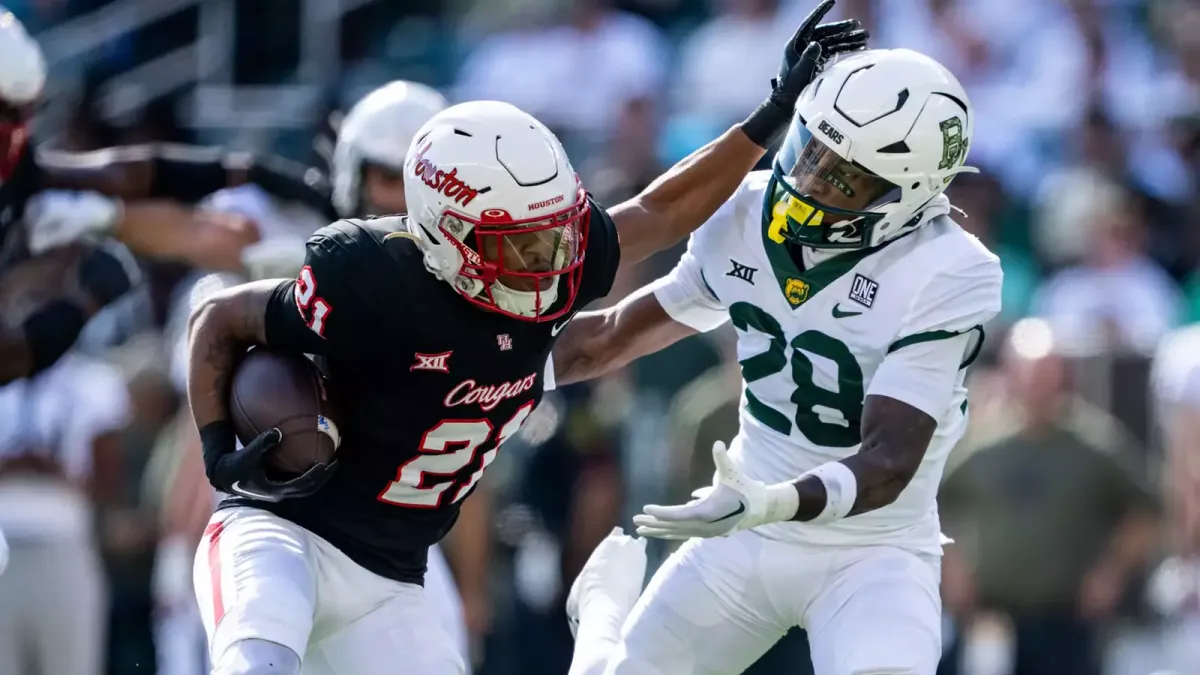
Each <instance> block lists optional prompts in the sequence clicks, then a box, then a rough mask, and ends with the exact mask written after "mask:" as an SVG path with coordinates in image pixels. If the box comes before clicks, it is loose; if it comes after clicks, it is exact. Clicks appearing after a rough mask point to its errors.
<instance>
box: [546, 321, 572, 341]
mask: <svg viewBox="0 0 1200 675" xmlns="http://www.w3.org/2000/svg"><path fill="white" fill-rule="evenodd" d="M574 318H575V317H574V316H572V317H570V318H569V319H567V320H566V321H564V322H562V323H556V324H554V325H553V326H551V327H550V337H555V336H556V335H558V334H559V333H561V332H562V329H564V328H566V327H567V324H569V323H571V319H574Z"/></svg>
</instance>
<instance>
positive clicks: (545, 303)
mask: <svg viewBox="0 0 1200 675" xmlns="http://www.w3.org/2000/svg"><path fill="white" fill-rule="evenodd" d="M539 295H540V296H541V298H542V313H545V311H546V310H547V309H550V308H551V307H553V306H554V301H555V300H557V299H558V279H555V280H554V284H553V285H551V286H550V288H548V289H546V290H544V291H542V292H541V293H538V292H537V291H517V290H513V289H511V288H509V287H508V286H505V285H504V284H502V283H500V282H499V281H496V282H493V283H492V299H493V300H495V301H496V306H497V307H499V308H500V309H503V310H505V311H508V312H512V313H513V314H519V315H521V316H537V315H538V311H537V309H538V306H537V302H538V296H539Z"/></svg>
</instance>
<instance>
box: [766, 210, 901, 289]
mask: <svg viewBox="0 0 1200 675" xmlns="http://www.w3.org/2000/svg"><path fill="white" fill-rule="evenodd" d="M779 190H780V188H779V187H775V189H774V190H770V189H768V190H767V191H766V192H765V193H764V195H763V213H764V215H763V223H762V241H763V249H764V250H765V251H766V254H767V262H769V263H770V265H771V272H772V273H773V276H774V277H775V281H776V282H777V283H778V284H779V290H780V292H782V293H783V297H784V299H785V300H787V302H788V304H789V305H791V307H792V309H793V310H794V309H797V308H799V307H801V306H802V305H804V303H806V302H808V301H809V300H810V299H812V297H813V296H815V295H816V294H817V293H820V292H821V291H822V290H824V289H825V287H826V286H828V285H830V284H832V283H833V282H834V281H837V279H838V278H840V277H841V276H843V275H845V274H846V273H847V272H849V271H850V270H852V269H854V266H855V265H857V264H858V263H859V261H861V260H862V259H863V258H866V257H867V256H869V255H871V254H873V253H876V252H878V251H880V250H881V249H883V248H885V247H887V246H889V245H891V244H892V243H893V242H896V241H899V240H900V239H902V238H903V237H898V238H896V239H891V240H889V241H886V242H884V243H882V244H880V245H879V246H876V247H874V248H864V249H858V250H854V251H846V252H844V253H838V254H837V255H834V256H832V257H830V258H829V259H828V260H826V261H824V262H822V263H820V264H818V265H814V266H813V267H811V268H809V269H806V270H801V269H799V268H798V267H796V262H795V261H794V260H792V256H791V254H790V253H789V252H788V243H787V238H786V237H784V236H783V235H784V232H783V230H785V229H786V228H788V227H797V226H798V225H796V224H795V223H794V222H791V221H789V220H782V221H779V222H776V221H777V220H779V219H778V218H776V217H775V216H774V215H773V212H772V208H773V206H774V204H775V200H774V199H773V198H772V197H773V194H772V193H774V192H778V191H779ZM782 217H783V218H787V216H786V215H784V216H782Z"/></svg>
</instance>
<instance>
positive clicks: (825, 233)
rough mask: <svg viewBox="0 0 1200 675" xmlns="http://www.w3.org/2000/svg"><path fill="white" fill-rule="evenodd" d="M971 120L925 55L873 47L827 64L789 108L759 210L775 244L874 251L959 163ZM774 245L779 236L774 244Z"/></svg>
mask: <svg viewBox="0 0 1200 675" xmlns="http://www.w3.org/2000/svg"><path fill="white" fill-rule="evenodd" d="M974 118H975V115H974V112H973V110H972V108H971V102H970V100H968V98H967V93H966V91H964V90H963V88H962V85H960V84H959V83H958V80H957V79H955V77H954V75H952V74H951V73H950V71H948V70H946V68H945V67H943V66H942V65H941V64H939V63H938V62H937V61H934V60H933V59H931V58H929V57H928V56H925V55H923V54H918V53H917V52H914V51H910V50H907V49H874V50H869V51H865V52H861V53H858V54H854V55H852V56H848V57H846V58H843V59H841V60H839V61H837V62H835V63H833V64H832V65H830V66H828V67H827V68H826V70H825V71H824V72H823V73H821V75H820V76H819V77H818V78H817V79H816V80H814V81H813V83H812V84H811V85H809V86H808V88H807V89H805V90H804V93H803V94H802V95H801V97H800V100H799V101H798V102H797V104H796V115H795V117H794V118H793V119H792V125H791V127H790V128H789V129H788V133H787V136H786V137H785V139H784V141H783V145H782V147H780V149H779V154H778V155H777V156H776V158H775V164H774V168H773V172H774V175H773V176H772V179H771V182H770V185H769V187H768V189H767V194H766V199H765V203H764V208H763V219H764V226H765V227H768V228H769V231H770V232H771V235H772V237H773V238H775V240H776V241H782V240H783V239H786V240H788V241H791V242H793V243H797V244H802V245H804V246H811V247H813V248H823V249H861V248H870V247H873V246H878V245H879V244H881V243H883V242H885V241H887V240H889V239H893V238H895V237H897V236H899V235H900V234H903V233H904V232H907V231H909V230H911V229H912V228H913V227H915V226H917V225H918V224H920V223H921V222H923V221H922V220H921V219H920V214H921V211H922V210H924V208H925V207H926V206H927V205H928V204H929V203H930V202H931V201H932V200H933V199H934V198H935V197H937V196H938V195H940V194H942V192H943V191H944V190H945V189H946V186H947V185H949V184H950V180H951V179H952V178H954V176H955V175H956V174H958V173H962V172H973V171H975V169H973V168H971V167H967V166H963V162H964V161H965V160H966V157H967V149H968V147H969V146H970V141H971V134H972V131H973V128H974V122H975V119H974ZM780 237H781V238H782V239H781V238H780Z"/></svg>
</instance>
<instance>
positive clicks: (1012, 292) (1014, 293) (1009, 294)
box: [949, 173, 1039, 324]
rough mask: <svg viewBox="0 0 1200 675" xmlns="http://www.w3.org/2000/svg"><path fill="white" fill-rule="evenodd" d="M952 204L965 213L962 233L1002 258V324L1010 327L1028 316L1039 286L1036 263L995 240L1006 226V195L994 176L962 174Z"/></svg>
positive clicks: (954, 185)
mask: <svg viewBox="0 0 1200 675" xmlns="http://www.w3.org/2000/svg"><path fill="white" fill-rule="evenodd" d="M949 196H950V200H951V201H952V202H953V203H954V205H955V206H957V207H958V208H960V209H962V211H963V214H964V216H963V217H962V218H960V219H959V223H960V224H961V225H962V227H963V229H965V230H967V231H968V232H970V233H971V234H973V235H975V236H976V237H979V240H980V241H982V242H983V244H984V245H985V246H987V247H988V249H990V250H991V251H992V253H995V254H996V255H997V256H999V257H1000V265H1001V267H1002V268H1003V270H1004V288H1003V292H1002V298H1001V309H1000V316H999V317H998V318H997V320H998V322H999V323H1002V324H1011V323H1013V322H1015V321H1016V320H1017V319H1020V318H1022V317H1025V316H1027V315H1028V314H1029V310H1030V306H1031V304H1032V302H1033V294H1034V290H1035V289H1036V288H1037V284H1038V282H1039V278H1038V277H1039V270H1038V267H1037V263H1036V262H1035V261H1034V260H1033V259H1032V258H1031V257H1030V256H1029V255H1028V254H1027V253H1026V252H1025V251H1023V250H1021V249H1020V248H1018V247H1016V246H1012V245H1009V244H1005V243H1002V242H999V241H997V240H996V238H997V236H998V235H999V234H1000V232H999V230H1000V229H1001V227H1002V226H1003V225H1004V224H1005V223H1004V221H1003V220H1001V218H1002V216H1003V211H1004V207H1005V203H1004V191H1003V187H1001V185H1000V182H999V181H998V180H996V178H995V177H994V176H990V175H987V174H970V173H968V174H962V175H960V176H958V177H956V178H955V179H954V184H953V185H952V186H951V187H950V190H949Z"/></svg>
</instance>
